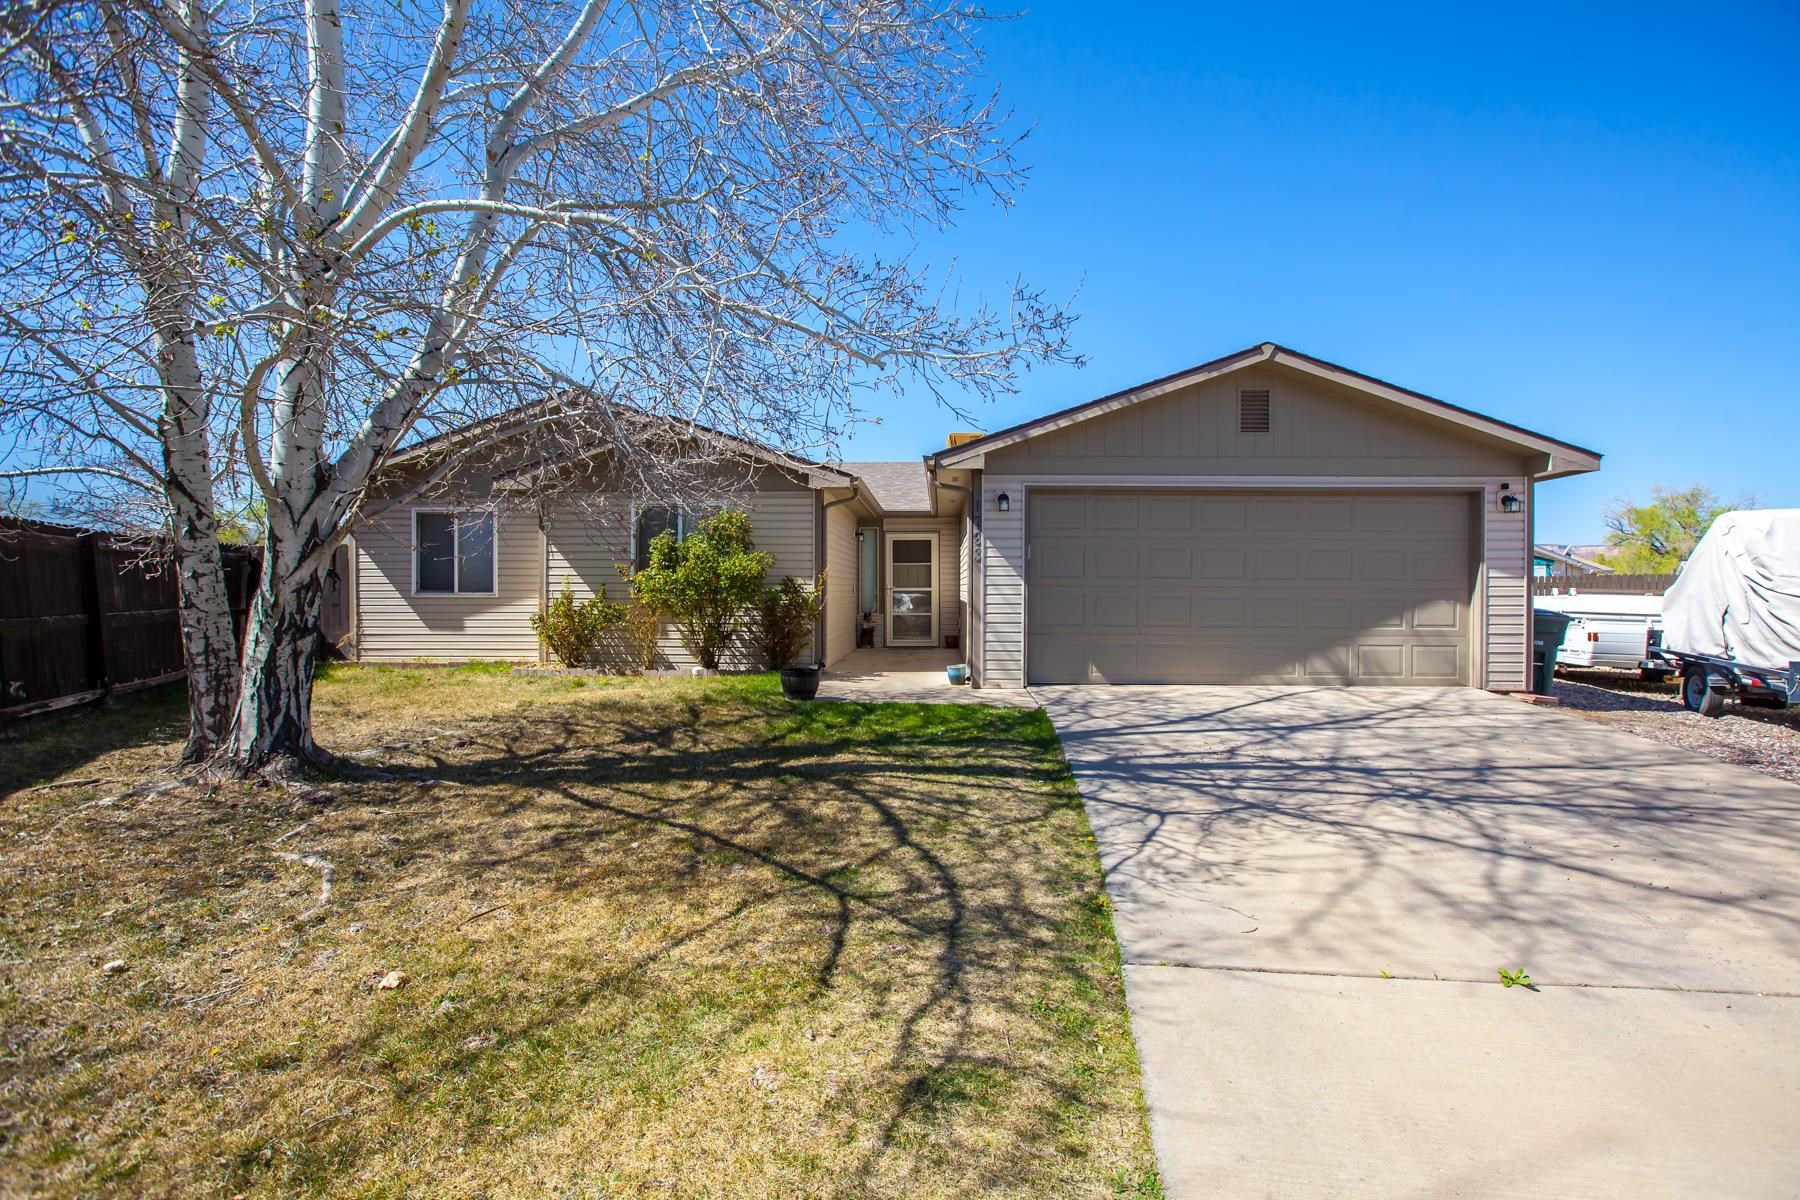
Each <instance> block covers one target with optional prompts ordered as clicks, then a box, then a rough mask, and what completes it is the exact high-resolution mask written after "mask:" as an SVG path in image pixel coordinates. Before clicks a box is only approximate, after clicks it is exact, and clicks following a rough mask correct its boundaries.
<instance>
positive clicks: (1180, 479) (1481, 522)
mask: <svg viewBox="0 0 1800 1200" xmlns="http://www.w3.org/2000/svg"><path fill="white" fill-rule="evenodd" d="M1524 482H1525V481H1524V480H1523V479H1495V480H1487V479H1482V480H1471V479H1469V478H1467V477H1435V476H1434V477H1418V478H1406V479H1400V478H1355V477H1351V478H1345V477H1342V476H1333V477H1291V476H1290V477H1284V476H1245V477H1240V478H1234V477H1229V476H1169V475H1156V476H1134V475H1113V476H1104V477H1092V476H1081V475H1065V476H1032V477H1029V478H1021V477H1018V476H1008V475H1004V474H998V473H996V474H994V475H991V476H988V477H986V478H984V479H983V486H982V492H983V503H984V506H988V507H991V497H992V496H993V495H997V494H998V493H999V492H1001V491H1005V490H1008V489H1011V490H1012V491H1013V492H1014V493H1015V494H1016V495H1018V496H1022V497H1023V498H1024V501H1025V502H1024V503H1023V504H1016V505H1014V506H1013V508H1012V510H1011V511H1010V512H1009V513H1008V514H1007V515H1008V516H1009V517H1011V521H1010V522H1008V521H1006V520H1005V518H1002V519H1001V521H1000V522H998V523H996V522H995V520H994V517H995V514H993V513H990V514H989V515H988V518H987V520H988V522H989V524H990V529H989V544H990V547H991V546H992V542H993V541H994V540H995V539H997V538H999V537H1002V536H1004V533H1003V531H1002V529H1001V528H999V525H1001V524H1010V525H1012V527H1013V532H1014V533H1015V534H1016V536H1017V537H1018V539H1019V542H1020V543H1022V549H1023V551H1024V553H1023V555H1022V556H1021V557H1022V559H1023V561H1021V562H1019V570H1018V573H1017V577H1016V584H1017V586H1018V589H1019V592H1018V603H1019V608H1018V620H1019V626H1018V629H1019V646H1018V659H1017V664H1018V665H1017V667H1016V668H1015V669H1016V670H1017V671H1018V676H1017V677H1016V678H1017V682H1016V683H1012V684H1010V685H1008V684H1002V685H1001V686H1014V687H1020V686H1028V685H1027V683H1026V681H1027V680H1029V679H1030V678H1031V641H1032V639H1031V620H1030V614H1031V569H1030V543H1029V520H1030V513H1031V511H1032V510H1033V509H1034V508H1035V502H1034V500H1033V496H1034V494H1035V493H1041V492H1046V491H1054V492H1066V491H1080V492H1105V491H1118V492H1143V491H1155V490H1167V491H1181V492H1254V491H1277V492H1280V491H1286V492H1332V493H1339V492H1341V493H1346V494H1355V493H1395V492H1427V493H1435V494H1440V495H1441V494H1447V493H1461V494H1466V495H1468V496H1470V497H1471V498H1473V499H1475V500H1477V501H1478V502H1479V503H1478V508H1477V512H1478V519H1477V520H1476V521H1475V524H1474V529H1473V534H1474V538H1473V545H1472V547H1471V551H1470V553H1471V554H1472V556H1473V563H1472V564H1471V565H1472V567H1473V569H1474V572H1475V581H1474V588H1473V592H1472V596H1471V601H1470V608H1469V617H1470V627H1469V635H1468V652H1469V670H1468V680H1469V683H1470V685H1471V686H1478V687H1479V686H1484V682H1485V684H1486V685H1489V686H1491V673H1490V670H1489V664H1488V661H1487V657H1488V618H1489V613H1490V612H1491V611H1492V610H1493V608H1494V606H1495V601H1494V598H1493V597H1492V596H1491V595H1490V592H1489V584H1490V575H1491V572H1490V557H1491V556H1490V535H1491V527H1492V526H1493V525H1494V523H1495V520H1494V517H1495V513H1496V511H1497V510H1498V507H1499V502H1498V497H1499V495H1500V493H1501V490H1502V485H1505V486H1506V487H1510V488H1516V489H1523V485H1524ZM1527 536H1528V535H1527ZM986 586H987V578H986V576H985V573H984V579H983V587H984V588H985V587H986ZM1522 586H1525V587H1526V591H1525V592H1524V593H1523V595H1522V598H1521V602H1520V604H1519V605H1518V606H1517V607H1520V608H1521V610H1522V612H1524V613H1525V614H1529V612H1530V596H1529V589H1528V585H1523V584H1522ZM1527 619H1528V617H1527ZM1524 641H1525V645H1526V646H1527V647H1529V646H1530V638H1529V636H1527V637H1526V638H1525V639H1524ZM1527 654H1528V655H1529V650H1527ZM984 657H985V651H984ZM1527 662H1529V658H1527ZM984 665H985V664H984ZM1526 669H1527V670H1529V667H1527V668H1526Z"/></svg>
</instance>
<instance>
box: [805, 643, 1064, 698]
mask: <svg viewBox="0 0 1800 1200" xmlns="http://www.w3.org/2000/svg"><path fill="white" fill-rule="evenodd" d="M961 661H963V660H962V655H961V652H960V651H957V650H938V649H922V650H899V649H895V650H885V649H883V650H869V649H863V650H853V651H851V652H850V653H849V654H846V655H845V656H844V657H843V658H841V659H839V660H838V661H837V663H836V664H835V665H833V666H830V667H827V668H825V674H824V675H823V677H821V678H820V680H819V699H821V700H856V701H861V702H863V703H869V702H879V701H889V702H892V701H900V702H904V703H911V704H992V705H998V706H1000V707H1004V708H1036V707H1038V702H1037V701H1036V700H1035V699H1033V698H1032V696H1031V693H1030V692H1027V691H1025V690H1024V689H1023V688H972V687H969V686H968V685H967V684H963V685H956V684H952V683H951V682H950V680H949V677H948V676H947V675H946V674H945V673H944V669H945V668H946V667H948V666H950V664H952V663H958V662H961Z"/></svg>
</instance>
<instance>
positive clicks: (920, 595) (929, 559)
mask: <svg viewBox="0 0 1800 1200" xmlns="http://www.w3.org/2000/svg"><path fill="white" fill-rule="evenodd" d="M887 546H888V562H887V567H888V590H887V595H888V603H887V644H888V645H890V646H935V645H937V534H935V533H891V534H889V535H888V543H887Z"/></svg>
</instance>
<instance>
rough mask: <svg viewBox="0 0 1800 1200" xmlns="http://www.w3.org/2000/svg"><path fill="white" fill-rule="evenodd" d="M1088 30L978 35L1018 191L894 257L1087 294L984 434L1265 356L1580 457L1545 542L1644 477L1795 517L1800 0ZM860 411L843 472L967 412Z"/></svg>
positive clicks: (1085, 23) (1033, 22)
mask: <svg viewBox="0 0 1800 1200" xmlns="http://www.w3.org/2000/svg"><path fill="white" fill-rule="evenodd" d="M1101 11H1102V9H1101V7H1100V6H1096V5H1091V4H1089V5H1083V4H1075V3H1069V4H1061V3H1055V4H1052V3H1038V4H1034V5H1033V6H1032V7H1031V8H1030V9H1029V10H1028V11H1026V12H1025V13H1024V15H1023V16H1021V17H1020V18H1019V19H1017V20H1014V21H1009V22H1004V23H1001V24H999V25H997V26H994V27H991V28H990V29H989V30H988V34H987V39H986V45H987V47H988V49H989V64H988V67H989V73H990V75H991V76H992V78H993V80H994V82H996V83H997V84H999V85H1000V86H1001V88H1002V92H1003V95H1004V97H1005V98H1006V99H1007V100H1009V101H1010V103H1011V106H1012V107H1013V108H1014V109H1015V110H1016V112H1017V114H1018V117H1019V120H1020V121H1021V122H1029V123H1033V124H1034V128H1033V130H1032V133H1031V136H1030V138H1029V139H1028V140H1027V141H1026V143H1025V146H1024V150H1023V158H1024V160H1025V161H1026V162H1027V163H1028V164H1030V167H1031V178H1030V181H1029V182H1028V184H1027V185H1026V187H1025V188H1024V190H1023V192H1022V193H1021V194H1020V196H1019V198H1018V203H1017V204H1016V205H1015V206H1014V207H1013V208H1012V209H1011V210H1010V211H1002V210H999V209H996V208H994V207H992V206H987V205H985V204H984V205H982V206H980V207H974V208H971V210H970V211H968V212H967V213H965V214H964V217H963V219H962V220H961V221H960V222H959V225H958V227H957V228H956V229H955V230H953V231H951V232H949V233H947V234H943V235H932V236H930V237H929V238H927V239H925V240H924V241H923V242H922V243H921V244H920V246H919V248H918V255H919V257H920V258H921V259H923V260H926V261H930V262H933V263H938V264H947V263H950V262H952V261H954V262H955V263H956V265H957V266H958V268H959V273H960V276H961V278H962V280H963V290H964V294H966V295H974V294H980V295H985V296H991V297H1003V296H1004V293H1005V287H1006V284H1007V282H1008V281H1010V280H1011V279H1012V278H1014V277H1015V276H1020V275H1022V276H1023V277H1025V278H1026V279H1027V281H1029V282H1030V283H1032V284H1035V285H1037V286H1040V287H1043V288H1046V289H1047V290H1049V291H1050V293H1051V294H1053V295H1063V294H1069V293H1072V292H1074V291H1075V289H1077V288H1080V294H1079V295H1078V296H1077V297H1076V299H1075V305H1074V306H1075V308H1076V310H1077V311H1078V312H1079V313H1080V314H1081V321H1080V322H1079V324H1078V325H1077V326H1076V331H1075V343H1076V349H1077V350H1078V351H1079V352H1081V353H1082V354H1084V355H1086V356H1087V358H1088V365H1087V366H1086V368H1085V369H1082V370H1075V369H1072V368H1070V369H1061V368H1058V369H1052V370H1040V371H1037V372H1034V373H1033V374H1032V375H1031V376H1029V377H1028V378H1027V379H1026V380H1025V381H1024V387H1023V389H1022V391H1021V393H1020V394H1019V395H1017V396H1014V397H1010V398H1007V399H1004V400H1002V401H1000V402H999V403H997V404H995V405H992V406H988V407H984V408H982V409H980V410H979V416H980V418H981V422H980V423H981V425H982V426H983V427H985V428H990V429H991V428H998V427H1001V426H1004V425H1008V424H1011V423H1013V422H1015V421H1018V420H1023V419H1025V418H1028V417H1031V416H1034V415H1037V414H1039V413H1043V412H1046V411H1050V410H1053V409H1056V408H1060V407H1063V406H1066V405H1069V404H1073V403H1077V402H1079V401H1081V400H1085V399H1089V398H1092V397H1094V396H1098V395H1102V394H1105V393H1107V392H1110V391H1114V390H1116V389H1118V388H1121V387H1126V386H1129V385H1131V384H1133V383H1137V382H1141V381H1143V380H1147V379H1151V378H1154V377H1156V376H1159V375H1163V374H1167V373H1168V372H1170V371H1174V370H1179V369H1180V368H1182V367H1185V366H1189V365H1192V364H1194V363H1197V362H1201V361H1204V360H1205V359H1208V358H1212V357H1214V356H1216V355H1218V354H1221V353H1224V352H1226V351H1229V350H1234V349H1238V348H1240V347H1242V346H1246V345H1250V344H1253V343H1255V342H1259V341H1264V340H1272V341H1278V342H1282V343H1284V344H1286V345H1290V346H1293V347H1295V348H1296V349H1300V350H1304V351H1306V352H1308V353H1310V354H1315V355H1318V356H1320V357H1322V358H1327V359H1330V360H1332V361H1335V362H1339V363H1342V364H1344V365H1346V366H1349V367H1353V368H1356V369H1357V370H1360V371H1365V372H1368V373H1370V374H1373V375H1377V376H1380V377H1382V378H1384V379H1388V380H1391V381H1393V382H1395V383H1399V384H1402V385H1404V386H1407V387H1411V388H1414V389H1416V390H1419V391H1423V392H1426V393H1429V394H1431V395H1435V396H1439V397H1441V398H1443V399H1446V400H1449V401H1452V402H1454V403H1457V404H1462V405H1465V406H1467V407H1471V408H1475V409H1478V410H1480V411H1482V412H1486V413H1489V414H1491V415H1493V416H1497V417H1500V418H1503V419H1505V420H1509V421H1512V422H1515V423H1517V424H1521V425H1525V426H1527V427H1530V428H1533V429H1538V430H1541V431H1542V432H1544V433H1548V434H1550V435H1552V436H1555V437H1559V438H1563V439H1565V440H1568V441H1572V442H1576V443H1578V444H1581V445H1585V446H1590V447H1593V448H1595V449H1598V450H1601V451H1603V452H1604V453H1605V455H1606V458H1605V462H1604V464H1603V466H1602V469H1601V471H1600V473H1599V474H1597V475H1591V476H1586V477H1582V478H1579V479H1572V480H1561V481H1557V482H1554V483H1551V484H1547V485H1545V486H1544V487H1543V488H1542V489H1541V491H1540V492H1539V499H1540V506H1539V514H1538V537H1539V539H1540V540H1542V541H1573V542H1583V541H1590V540H1595V541H1597V540H1599V539H1600V536H1601V534H1602V533H1603V529H1604V527H1603V524H1602V514H1603V512H1604V511H1605V509H1606V507H1607V504H1608V502H1609V501H1610V500H1611V499H1612V498H1614V497H1618V496H1636V497H1639V498H1647V497H1648V494H1649V491H1650V488H1651V486H1652V485H1655V484H1669V485H1675V486H1681V485H1686V484H1688V483H1694V482H1701V483H1706V484H1708V485H1710V486H1712V487H1713V488H1715V489H1717V490H1718V491H1719V492H1721V493H1723V494H1726V495H1728V496H1735V495H1737V494H1739V493H1743V492H1750V493H1755V494H1757V495H1759V496H1760V498H1761V501H1762V504H1763V506H1764V507H1800V470H1797V465H1800V369H1797V367H1796V364H1797V363H1800V69H1797V68H1796V63H1797V62H1800V5H1796V4H1794V3H1793V2H1792V0H1788V2H1787V3H1776V4H1767V5H1742V6H1738V5H1731V4H1715V5H1710V6H1705V7H1699V6H1689V7H1687V8H1686V9H1685V11H1684V10H1681V9H1677V8H1674V7H1668V8H1664V7H1660V6H1653V5H1641V4H1640V5H1633V6H1630V7H1626V6H1618V7H1602V6H1598V5H1559V6H1554V7H1550V6H1546V7H1543V8H1540V9H1535V10H1527V9H1525V8H1523V7H1520V6H1512V5H1508V6H1494V11H1493V12H1477V11H1474V10H1470V9H1467V8H1462V9H1459V8H1458V6H1446V5H1436V6H1432V7H1429V8H1426V7H1420V8H1413V9H1402V8H1400V7H1398V6H1356V7H1355V9H1354V10H1351V9H1348V8H1346V7H1345V6H1340V5H1321V6H1317V7H1312V6H1301V5H1283V6H1280V7H1279V9H1277V8H1275V6H1270V5H1233V6H1224V5H1217V6H1215V5H1193V4H1186V5H1179V6H1175V5H1171V6H1168V7H1167V8H1162V7H1152V6H1149V5H1131V6H1120V7H1118V8H1115V9H1112V10H1111V12H1110V13H1109V14H1108V15H1105V16H1101V15H1098V14H1099V13H1100V12H1101ZM879 411H880V413H881V415H882V418H883V419H882V423H881V424H880V425H879V426H878V427H874V428H866V429H863V430H861V431H859V432H858V433H857V435H856V436H855V437H854V439H853V440H852V441H851V442H850V443H849V444H848V445H847V446H846V448H845V456H846V457H848V458H853V459H855V458H861V459H882V458H906V457H911V456H913V455H916V454H919V453H922V452H924V451H927V450H931V449H934V448H936V447H937V446H939V445H941V444H942V437H943V435H944V433H945V432H946V431H947V430H949V429H951V428H954V427H960V426H961V425H962V422H958V421H956V420H954V419H953V418H952V417H951V416H950V415H949V414H948V413H946V412H944V411H943V410H941V409H938V408H936V407H934V406H933V405H932V403H931V401H930V399H929V398H928V397H924V396H918V397H914V396H909V397H907V398H905V399H903V400H900V401H883V402H882V403H881V405H880V408H879Z"/></svg>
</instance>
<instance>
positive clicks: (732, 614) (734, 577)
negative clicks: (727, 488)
mask: <svg viewBox="0 0 1800 1200" xmlns="http://www.w3.org/2000/svg"><path fill="white" fill-rule="evenodd" d="M773 562H774V556H773V555H770V554H766V553H764V552H763V551H760V550H758V549H757V548H756V543H755V542H753V541H751V540H750V518H749V516H747V515H746V514H744V513H741V512H722V513H718V514H716V515H714V516H711V517H708V518H706V519H705V520H703V521H701V522H700V523H699V524H698V525H696V526H695V527H694V531H693V532H692V533H690V534H689V535H688V536H687V537H685V538H680V539H677V538H676V536H675V534H674V533H673V532H671V531H669V530H664V531H663V532H662V533H659V534H657V535H656V538H655V540H654V541H652V542H651V543H650V565H649V566H647V567H645V568H644V569H643V570H641V571H639V572H638V573H637V574H636V575H634V576H632V579H631V583H632V587H633V588H634V589H635V590H636V592H637V594H638V595H639V596H640V597H642V598H643V599H644V600H646V601H647V602H649V603H650V604H652V605H654V606H655V608H656V610H657V611H658V612H661V613H663V614H665V615H666V616H667V617H668V618H669V623H670V624H672V625H673V626H675V632H676V633H677V634H679V635H680V637H681V644H682V645H683V646H685V647H687V651H688V653H689V654H692V655H693V656H694V659H695V661H697V662H698V663H699V664H700V665H701V666H703V667H706V668H707V669H709V670H716V669H717V668H718V665H719V656H720V655H722V654H723V653H724V652H725V649H726V647H727V646H729V645H731V639H732V638H733V637H735V636H736V635H737V633H738V632H739V630H741V629H742V628H743V626H744V613H745V610H746V609H748V608H749V607H750V606H751V605H752V604H755V603H756V601H757V599H758V598H759V597H760V596H761V595H762V590H763V576H765V575H766V574H768V571H769V567H770V565H771V564H772V563H773Z"/></svg>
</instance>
